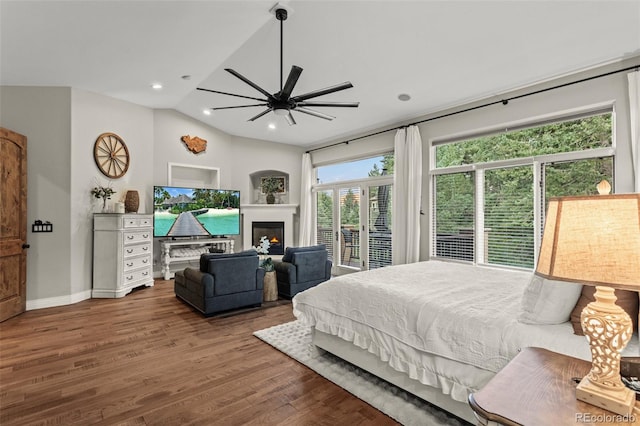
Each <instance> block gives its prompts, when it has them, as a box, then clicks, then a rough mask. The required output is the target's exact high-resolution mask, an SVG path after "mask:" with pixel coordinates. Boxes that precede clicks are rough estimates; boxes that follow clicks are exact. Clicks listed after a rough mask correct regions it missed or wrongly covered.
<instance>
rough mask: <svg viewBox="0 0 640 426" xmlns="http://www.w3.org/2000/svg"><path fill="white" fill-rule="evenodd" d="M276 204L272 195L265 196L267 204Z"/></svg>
mask: <svg viewBox="0 0 640 426" xmlns="http://www.w3.org/2000/svg"><path fill="white" fill-rule="evenodd" d="M275 202H276V196H275V195H273V194H267V204H273V203H275Z"/></svg>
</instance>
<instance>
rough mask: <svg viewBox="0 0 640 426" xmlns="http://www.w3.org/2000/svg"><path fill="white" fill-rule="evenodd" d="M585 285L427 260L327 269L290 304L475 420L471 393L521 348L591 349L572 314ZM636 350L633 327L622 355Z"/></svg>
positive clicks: (372, 362)
mask: <svg viewBox="0 0 640 426" xmlns="http://www.w3.org/2000/svg"><path fill="white" fill-rule="evenodd" d="M581 289H582V286H579V285H576V284H572V283H560V282H553V283H549V282H546V280H543V279H542V278H540V277H537V276H535V275H534V274H533V273H532V272H530V271H521V270H511V269H501V268H491V267H485V266H475V265H470V264H464V263H459V262H447V261H436V260H431V261H425V262H418V263H413V264H408V265H397V266H391V267H386V268H380V269H375V270H371V271H362V272H358V273H354V274H349V275H342V276H340V277H335V278H332V279H331V280H329V281H326V282H325V283H322V284H320V285H318V286H316V287H314V288H311V289H309V290H307V291H304V292H302V293H299V294H297V295H296V296H295V297H294V299H293V312H294V315H295V316H296V318H297V319H298V320H299V321H301V322H302V323H303V324H306V325H308V326H311V327H312V330H313V336H314V337H313V342H314V344H315V345H316V346H318V347H320V348H322V349H324V350H326V351H328V352H331V353H333V354H334V355H337V356H339V357H341V358H343V359H345V360H347V361H349V362H351V363H353V364H355V365H357V366H359V367H361V368H363V369H365V370H367V371H369V372H371V373H373V374H376V375H378V376H379V377H381V378H383V379H385V380H387V381H389V382H391V383H393V384H395V385H397V386H399V387H401V388H403V389H405V390H407V391H409V392H411V393H413V394H415V395H417V396H419V397H421V398H423V399H425V400H427V401H429V402H431V403H433V404H434V405H437V406H439V407H441V408H443V409H445V410H447V411H449V412H451V413H453V414H455V415H457V416H459V417H461V418H463V419H465V420H467V421H470V422H474V419H475V417H474V415H473V412H472V411H471V409H470V407H469V406H468V403H467V401H468V395H469V394H470V393H472V392H475V391H477V390H479V389H480V388H482V387H483V386H484V384H486V383H487V382H488V381H489V379H491V377H493V375H495V373H496V372H498V371H499V370H500V369H501V368H503V367H504V366H505V365H506V364H507V363H508V362H509V361H510V360H511V359H512V358H513V357H514V356H515V355H516V354H517V353H518V351H519V350H520V349H521V348H523V347H528V346H535V347H542V348H546V349H549V350H552V351H555V352H560V353H564V354H567V355H570V356H574V357H577V358H581V359H585V360H590V359H591V354H590V351H589V345H588V343H587V340H586V338H585V337H584V336H578V335H575V334H574V332H573V327H572V325H571V323H570V322H569V321H568V317H569V313H570V312H571V309H573V307H574V306H575V305H576V302H577V300H578V298H579V297H580V292H581ZM638 353H639V351H638V338H637V336H634V338H633V339H632V342H631V343H630V344H629V346H628V347H627V348H626V349H625V353H624V355H628V356H638Z"/></svg>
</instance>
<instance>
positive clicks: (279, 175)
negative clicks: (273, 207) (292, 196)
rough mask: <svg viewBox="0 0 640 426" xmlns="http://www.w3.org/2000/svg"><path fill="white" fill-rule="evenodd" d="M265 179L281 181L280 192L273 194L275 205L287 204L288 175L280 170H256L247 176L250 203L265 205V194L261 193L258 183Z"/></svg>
mask: <svg viewBox="0 0 640 426" xmlns="http://www.w3.org/2000/svg"><path fill="white" fill-rule="evenodd" d="M266 177H275V178H276V179H281V180H282V185H281V190H280V191H279V192H277V193H275V194H274V195H275V197H276V201H275V204H289V173H287V172H283V171H281V170H258V171H255V172H253V173H251V174H250V175H249V179H250V181H251V203H252V204H267V194H265V193H263V192H262V188H261V185H260V182H262V179H264V178H266Z"/></svg>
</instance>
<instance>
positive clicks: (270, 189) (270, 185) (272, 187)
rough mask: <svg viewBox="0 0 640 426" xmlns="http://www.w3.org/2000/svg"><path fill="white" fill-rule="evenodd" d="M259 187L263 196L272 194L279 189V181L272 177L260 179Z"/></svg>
mask: <svg viewBox="0 0 640 426" xmlns="http://www.w3.org/2000/svg"><path fill="white" fill-rule="evenodd" d="M260 187H261V189H262V192H264V193H265V194H274V193H276V192H278V189H279V188H280V181H279V180H278V179H276V178H275V177H273V176H269V177H266V178H264V179H262V182H261V183H260Z"/></svg>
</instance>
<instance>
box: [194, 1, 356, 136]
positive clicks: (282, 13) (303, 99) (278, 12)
mask: <svg viewBox="0 0 640 426" xmlns="http://www.w3.org/2000/svg"><path fill="white" fill-rule="evenodd" d="M274 9H275V10H274ZM272 12H274V14H275V16H276V19H277V20H278V21H280V91H279V92H276V93H274V94H271V93H269V92H267V91H266V90H265V89H263V88H262V87H260V86H258V85H257V84H256V83H254V82H252V81H251V80H249V79H248V78H246V77H245V76H243V75H242V74H240V73H239V72H237V71H235V70H233V69H231V68H225V71H227V72H228V73H230V74H231V75H233V76H234V77H236V78H238V79H239V80H242V81H243V82H244V83H246V84H248V85H249V86H251V87H253V88H254V89H255V90H257V91H258V92H260V93H261V94H262V95H264V97H265V98H257V97H252V96H244V95H238V94H235V93H228V92H222V91H219V90H211V89H205V88H201V87H198V88H197V89H198V90H202V91H206V92H211V93H217V94H220V95H227V96H234V97H237V98H243V99H251V100H254V101H258V102H259V103H253V104H248V105H235V106H226V107H214V108H211V110H221V109H235V108H251V107H259V106H262V107H266V108H265V109H264V110H263V111H262V112H260V113H258V114H257V115H255V116H253V117H251V118H249V120H248V121H255V120H257V119H258V118H260V117H262V116H264V115H266V114H268V113H270V112H272V111H273V113H274V114H275V115H277V116H281V117H285V118H286V120H287V123H289V125H290V126H293V125H295V124H296V120H295V119H294V117H293V114H292V113H291V112H292V111H296V112H301V113H303V114H307V115H310V116H313V117H317V118H322V119H324V120H333V119H334V118H335V117H333V116H331V115H329V114H325V113H322V112H320V111H317V110H315V109H312V108H309V107H313V108H324V107H330V108H335V107H337V108H357V107H358V105H359V102H318V101H309V99H313V98H317V97H320V96H323V95H328V94H331V93H335V92H339V91H342V90H345V89H350V88H352V87H353V85H352V84H351V82H349V81H345V82H344V83H341V84H337V85H335V86H331V87H326V88H324V89H319V90H314V91H311V92H308V93H305V94H302V95H297V96H292V93H293V89H294V88H295V86H296V83H297V82H298V79H299V78H300V74H302V68H301V67H299V66H296V65H293V66H292V67H291V71H289V76H288V77H287V80H286V82H284V84H283V81H284V80H283V77H284V74H283V32H284V21H285V20H286V19H287V16H288V12H287V9H285V8H284V7H282V6H281V5H276V6H275V7H274V8H273V9H272Z"/></svg>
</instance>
